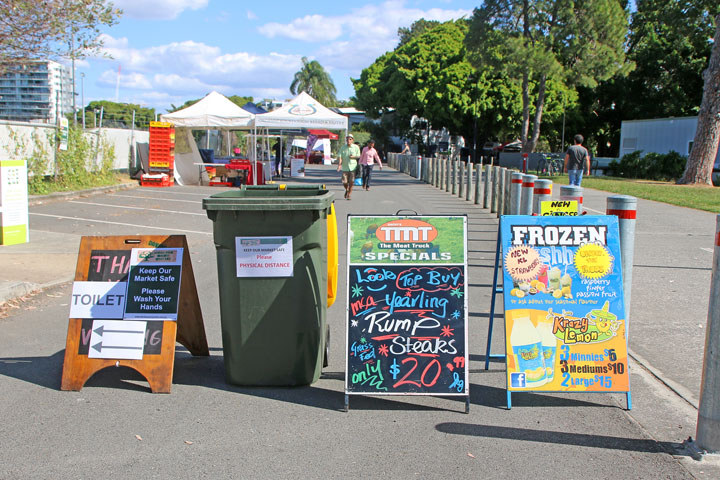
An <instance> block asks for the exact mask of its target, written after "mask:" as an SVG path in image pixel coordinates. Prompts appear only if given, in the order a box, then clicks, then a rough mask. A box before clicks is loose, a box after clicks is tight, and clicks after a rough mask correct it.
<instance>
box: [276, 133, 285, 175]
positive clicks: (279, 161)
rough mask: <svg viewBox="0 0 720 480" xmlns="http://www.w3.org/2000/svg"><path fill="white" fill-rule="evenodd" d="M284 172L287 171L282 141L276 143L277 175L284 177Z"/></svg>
mask: <svg viewBox="0 0 720 480" xmlns="http://www.w3.org/2000/svg"><path fill="white" fill-rule="evenodd" d="M283 170H285V159H284V158H283V154H282V141H281V140H278V141H277V142H276V143H275V174H276V175H280V177H284V176H285V175H284V174H283V173H284V172H283Z"/></svg>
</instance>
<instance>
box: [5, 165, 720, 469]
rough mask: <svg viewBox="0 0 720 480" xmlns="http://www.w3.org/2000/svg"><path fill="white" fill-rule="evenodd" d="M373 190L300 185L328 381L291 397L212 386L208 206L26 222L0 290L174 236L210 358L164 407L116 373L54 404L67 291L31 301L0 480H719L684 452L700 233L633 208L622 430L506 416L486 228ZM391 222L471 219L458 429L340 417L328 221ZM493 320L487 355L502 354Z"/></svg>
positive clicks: (217, 353) (10, 348) (15, 333)
mask: <svg viewBox="0 0 720 480" xmlns="http://www.w3.org/2000/svg"><path fill="white" fill-rule="evenodd" d="M374 180H375V185H374V186H373V188H372V189H371V190H370V191H369V192H363V191H356V192H354V194H353V200H352V201H345V200H343V199H342V187H341V186H340V184H339V177H338V175H337V174H336V173H335V171H334V168H332V167H321V166H318V167H311V168H309V169H308V175H307V177H306V178H305V179H302V180H300V179H298V180H297V181H299V182H304V183H326V184H328V186H329V187H330V189H331V190H332V191H334V192H335V194H336V199H337V200H336V209H337V214H338V227H339V228H338V230H339V234H340V246H341V250H340V276H339V278H340V279H341V283H340V286H339V288H340V294H339V297H338V299H337V301H336V303H335V305H334V306H332V307H331V308H330V309H329V311H328V322H329V324H330V328H331V338H332V339H333V341H332V344H331V350H330V358H329V360H330V365H329V367H327V368H326V369H325V370H324V372H323V375H322V377H321V379H320V380H319V381H318V382H316V383H315V384H313V385H311V386H308V387H299V388H249V387H238V386H232V385H228V384H226V383H225V379H224V367H223V360H222V341H221V338H220V322H221V320H220V313H219V302H218V285H217V271H216V260H215V248H214V245H213V239H212V224H211V221H210V220H208V219H207V217H206V215H205V213H204V211H203V210H202V207H201V200H202V198H204V197H206V196H208V195H210V194H213V193H217V192H218V191H220V190H219V189H215V188H211V187H172V188H162V189H152V188H141V189H135V190H130V191H124V192H116V193H112V194H102V195H96V196H91V197H87V198H79V199H75V200H70V201H62V202H54V203H48V204H43V205H37V206H34V207H32V208H31V217H30V218H31V238H32V239H33V240H32V241H31V244H32V245H26V246H13V247H16V248H10V247H8V248H7V249H6V248H3V249H0V261H1V262H2V265H3V269H4V270H6V275H10V273H8V272H13V273H12V274H13V275H16V276H18V275H21V274H22V273H23V272H31V271H32V270H33V269H35V268H37V269H40V271H41V272H47V279H48V280H47V281H48V282H51V281H52V280H53V279H60V280H69V279H71V278H72V276H73V273H74V269H75V261H76V259H77V246H78V244H79V240H80V237H81V236H83V235H134V234H162V233H167V234H171V233H172V234H183V235H186V236H187V240H188V244H189V247H190V255H191V259H192V263H193V269H194V272H195V279H196V283H197V285H198V289H199V297H200V303H201V308H202V312H203V318H204V323H205V329H206V332H207V336H208V342H209V345H210V350H211V355H210V356H209V357H192V356H191V355H190V354H188V353H187V352H186V351H185V350H184V349H183V348H182V347H180V346H178V351H177V354H176V359H175V370H174V379H173V386H172V393H171V394H169V395H159V394H157V395H156V394H151V393H150V392H149V389H148V386H147V382H146V381H145V380H144V379H143V378H142V377H141V376H140V375H138V374H137V373H135V372H134V371H132V370H129V369H125V368H110V369H106V370H103V371H101V372H99V373H97V374H96V375H94V376H93V377H92V378H91V379H90V380H89V381H88V382H87V383H86V385H85V387H84V388H83V389H82V390H81V391H80V392H63V391H60V389H59V387H60V377H61V373H62V362H63V354H64V348H65V339H66V338H65V337H66V333H67V318H68V311H69V306H68V303H69V298H70V291H71V283H70V282H69V281H66V282H65V283H60V284H59V285H57V286H55V287H53V288H50V289H47V290H45V291H43V292H41V293H40V294H38V295H36V296H34V297H32V298H31V299H29V300H27V301H26V302H24V303H22V304H21V305H20V307H19V308H16V309H13V310H11V311H10V312H9V316H7V317H6V318H0V331H1V332H2V334H1V335H0V392H2V403H3V408H2V409H0V439H2V440H0V446H2V449H1V450H0V452H1V453H0V459H1V461H0V478H2V479H5V478H8V479H16V478H92V477H104V478H124V479H125V478H132V477H142V478H169V477H174V478H340V477H348V476H352V477H358V478H378V477H380V476H392V477H393V478H466V477H467V478H471V477H472V478H478V477H479V476H480V475H492V476H494V477H496V478H498V477H499V478H518V477H528V476H534V477H535V476H537V477H540V476H554V477H559V478H607V479H617V478H648V479H655V478H720V468H718V465H717V462H716V460H715V459H713V458H708V457H705V458H704V459H703V460H702V461H698V460H694V459H692V458H691V455H690V452H689V451H688V450H687V449H685V448H684V447H683V444H682V442H683V441H684V440H685V439H686V438H687V437H688V436H694V435H695V421H696V415H697V412H696V410H695V409H694V408H693V406H692V403H693V402H695V401H696V396H697V394H698V392H699V381H700V373H699V367H700V365H701V363H702V344H703V343H704V329H703V328H702V326H704V324H705V319H706V316H707V295H708V289H709V277H710V271H709V268H710V261H711V259H712V237H713V234H714V228H715V224H714V221H715V220H714V215H712V214H709V213H703V212H696V211H693V210H687V209H676V208H674V207H668V206H666V205H663V204H656V203H654V202H641V204H640V206H639V208H638V224H637V232H636V236H637V242H636V245H637V247H636V251H635V267H636V268H635V271H634V277H633V296H632V307H631V308H632V309H631V323H630V349H631V351H632V352H633V354H634V358H635V359H636V361H633V362H631V365H630V372H631V386H632V390H633V409H632V410H631V411H627V410H625V397H624V395H620V394H582V395H578V394H575V395H573V394H517V395H513V408H512V409H511V410H507V409H506V408H505V370H504V363H501V362H497V361H494V362H492V363H491V368H490V370H489V371H485V370H484V360H485V342H486V338H487V333H488V332H487V320H488V312H489V305H490V298H491V283H492V272H493V261H494V256H495V241H496V234H497V218H496V216H495V215H494V214H490V213H489V212H488V211H487V210H484V209H482V208H478V207H477V206H475V205H472V204H470V203H468V202H465V201H464V200H461V199H459V198H458V197H457V196H452V195H450V194H448V193H446V192H444V191H440V190H437V189H435V188H433V187H431V186H429V185H425V184H422V183H420V182H418V181H416V180H413V179H411V178H409V177H408V176H406V175H403V174H400V173H398V172H395V171H393V170H391V169H387V168H386V169H385V170H383V171H382V172H377V171H376V172H375V173H374ZM605 197H606V195H604V194H601V193H599V192H597V193H596V192H591V191H587V192H586V194H585V202H586V206H587V207H588V208H589V209H592V210H596V211H597V212H600V213H601V212H604V210H605V203H604V202H605ZM400 209H405V210H413V211H415V212H418V213H420V214H458V213H467V214H468V217H469V241H468V253H469V286H470V294H469V305H470V319H469V323H470V334H469V342H470V343H469V344H470V361H471V364H470V372H471V374H470V380H471V386H470V392H471V408H470V413H469V414H467V415H466V414H464V413H463V412H464V402H463V401H462V400H458V399H450V398H440V397H416V396H413V397H402V396H401V397H366V396H353V397H352V398H351V400H350V411H349V412H348V413H345V412H343V404H344V365H345V362H344V355H345V347H344V345H343V343H342V341H341V339H344V337H345V307H344V305H345V301H346V291H345V288H346V286H345V284H344V281H343V280H344V278H345V251H344V248H343V247H344V245H346V239H345V232H346V227H345V220H344V219H345V217H346V215H347V214H348V213H365V214H394V213H395V212H397V211H398V210H400ZM38 244H39V245H41V246H42V248H38ZM10 259H12V261H9V260H10ZM28 275H29V273H28ZM35 275H37V273H36V274H35ZM4 276H5V275H3V277H4ZM636 286H637V288H636ZM498 305H500V302H499V303H498ZM703 309H704V311H703ZM500 310H501V309H500ZM496 315H497V317H496V318H497V320H498V321H496V322H495V331H494V337H493V339H494V340H493V347H492V349H493V352H495V353H502V352H503V351H504V343H503V342H504V335H503V329H502V322H501V319H502V311H499V312H497V313H496ZM269 354H270V353H269ZM669 387H672V388H669Z"/></svg>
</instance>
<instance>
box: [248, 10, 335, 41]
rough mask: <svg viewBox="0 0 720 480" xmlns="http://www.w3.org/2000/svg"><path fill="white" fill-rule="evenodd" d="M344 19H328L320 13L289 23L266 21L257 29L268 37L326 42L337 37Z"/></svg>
mask: <svg viewBox="0 0 720 480" xmlns="http://www.w3.org/2000/svg"><path fill="white" fill-rule="evenodd" d="M343 24H344V21H340V22H337V21H329V20H328V17H324V16H322V15H306V16H304V17H302V18H298V19H295V20H293V21H292V22H290V23H289V24H285V25H283V24H281V23H267V24H265V25H263V26H261V27H259V28H258V31H259V32H260V33H261V34H263V35H265V36H266V37H269V38H275V37H287V38H292V39H293V40H302V41H305V42H326V41H329V40H334V39H336V38H338V37H339V36H340V35H341V34H342V33H343V31H342V26H343Z"/></svg>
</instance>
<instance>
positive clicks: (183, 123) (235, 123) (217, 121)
mask: <svg viewBox="0 0 720 480" xmlns="http://www.w3.org/2000/svg"><path fill="white" fill-rule="evenodd" d="M254 118H255V115H254V114H252V113H250V112H248V111H247V110H244V109H242V108H240V107H239V106H237V105H236V104H235V103H233V102H232V101H231V100H230V99H228V98H227V97H225V96H224V95H222V94H221V93H218V92H210V93H209V94H208V95H206V96H205V97H204V98H203V99H201V100H200V101H198V102H197V103H194V104H193V105H190V106H189V107H187V108H184V109H182V110H178V111H176V112H172V113H167V114H163V115H160V120H161V121H163V122H168V123H171V124H173V125H174V126H175V181H176V182H177V183H179V184H181V185H197V184H202V183H203V181H204V180H205V181H207V182H208V183H209V182H210V181H211V180H212V177H211V175H212V176H215V177H219V178H221V179H222V180H223V181H222V182H221V183H223V184H230V185H234V184H236V183H250V184H262V183H264V179H265V178H266V177H267V175H266V173H269V165H268V166H267V168H265V167H264V165H263V163H262V162H259V161H258V158H257V154H256V147H255V144H256V138H255V136H253V135H251V136H250V137H249V139H248V152H247V155H240V154H239V152H234V151H232V150H231V144H232V141H231V140H230V137H231V135H233V132H234V131H245V132H248V133H251V132H252V131H253V120H254ZM193 130H205V131H206V135H208V138H209V131H210V130H217V131H219V132H221V135H222V136H223V139H224V144H225V148H224V150H225V151H224V152H217V151H214V150H213V152H212V154H210V155H209V154H207V152H203V153H205V158H203V155H201V152H200V149H199V148H198V146H197V143H196V140H195V138H194V136H193V133H192V132H193ZM206 146H207V145H206ZM264 170H267V172H265V171H264ZM218 174H219V175H218ZM226 180H230V181H226Z"/></svg>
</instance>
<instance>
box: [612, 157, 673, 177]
mask: <svg viewBox="0 0 720 480" xmlns="http://www.w3.org/2000/svg"><path fill="white" fill-rule="evenodd" d="M641 155H642V151H637V152H632V153H628V154H626V155H623V157H622V158H621V159H620V161H619V162H618V161H616V160H613V161H612V162H610V165H608V170H609V171H608V174H609V175H612V176H614V177H623V178H640V179H645V180H662V181H670V180H675V179H677V178H679V177H680V176H681V175H682V174H683V172H684V171H685V164H686V163H687V158H686V157H684V156H682V155H680V154H679V153H677V152H675V151H671V152H669V153H648V154H647V155H645V156H641Z"/></svg>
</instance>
